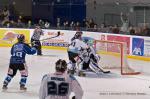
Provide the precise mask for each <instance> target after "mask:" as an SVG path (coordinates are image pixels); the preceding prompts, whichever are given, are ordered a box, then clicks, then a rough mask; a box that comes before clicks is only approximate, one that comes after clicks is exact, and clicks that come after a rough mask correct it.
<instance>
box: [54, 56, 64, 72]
mask: <svg viewBox="0 0 150 99" xmlns="http://www.w3.org/2000/svg"><path fill="white" fill-rule="evenodd" d="M55 65H56V71H57V72H65V71H66V69H67V62H66V61H65V60H62V59H59V60H58V61H57V62H56V63H55Z"/></svg>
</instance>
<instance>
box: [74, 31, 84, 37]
mask: <svg viewBox="0 0 150 99" xmlns="http://www.w3.org/2000/svg"><path fill="white" fill-rule="evenodd" d="M82 34H83V32H82V31H77V32H76V34H75V38H81V36H82Z"/></svg>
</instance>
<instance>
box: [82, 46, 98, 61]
mask: <svg viewBox="0 0 150 99" xmlns="http://www.w3.org/2000/svg"><path fill="white" fill-rule="evenodd" d="M91 54H93V55H94V56H96V55H97V54H96V51H95V50H94V48H93V47H92V46H90V47H89V50H88V51H87V50H83V51H80V58H82V60H83V61H84V62H85V63H88V62H89V60H90V56H91Z"/></svg>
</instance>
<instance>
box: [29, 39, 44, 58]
mask: <svg viewBox="0 0 150 99" xmlns="http://www.w3.org/2000/svg"><path fill="white" fill-rule="evenodd" d="M31 45H32V47H35V48H36V49H37V55H42V45H41V42H40V40H34V39H31Z"/></svg>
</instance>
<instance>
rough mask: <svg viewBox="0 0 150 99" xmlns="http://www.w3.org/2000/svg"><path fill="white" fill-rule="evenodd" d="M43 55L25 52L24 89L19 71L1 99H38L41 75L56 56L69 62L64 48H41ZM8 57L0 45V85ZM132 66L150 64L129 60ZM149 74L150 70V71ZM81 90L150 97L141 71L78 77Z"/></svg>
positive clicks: (92, 96) (98, 95)
mask: <svg viewBox="0 0 150 99" xmlns="http://www.w3.org/2000/svg"><path fill="white" fill-rule="evenodd" d="M43 54H44V55H43V56H36V55H30V56H29V55H27V57H26V62H27V65H28V70H29V77H28V81H27V88H28V89H27V91H26V92H21V91H19V80H20V75H19V72H18V73H17V75H16V76H15V77H14V79H12V82H11V83H10V84H9V86H8V91H7V92H2V90H1V89H0V99H10V98H11V99H38V91H39V87H40V83H41V79H42V76H43V75H44V74H46V73H52V72H54V71H55V69H54V65H55V62H56V60H58V59H59V58H61V59H66V60H67V61H68V57H67V53H66V52H65V51H57V50H43ZM9 58H10V48H4V47H1V48H0V88H2V83H3V80H4V78H5V76H6V74H7V69H8V64H9ZM131 63H132V64H133V65H137V66H141V69H142V67H143V66H145V67H148V68H147V69H148V71H150V67H149V66H150V63H149V62H146V61H145V62H144V61H135V60H134V61H131ZM149 73H150V72H149ZM76 78H77V79H78V80H79V82H80V84H81V86H82V88H83V90H84V96H83V99H150V88H149V86H150V74H146V73H142V74H140V75H134V76H131V75H130V76H122V75H120V73H119V72H115V71H112V73H110V74H100V75H96V74H94V73H93V74H92V73H91V74H89V76H87V77H78V76H76Z"/></svg>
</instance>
